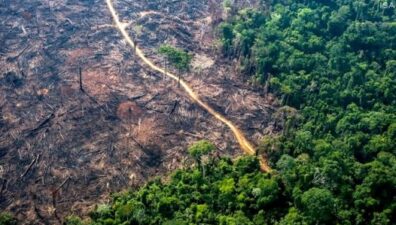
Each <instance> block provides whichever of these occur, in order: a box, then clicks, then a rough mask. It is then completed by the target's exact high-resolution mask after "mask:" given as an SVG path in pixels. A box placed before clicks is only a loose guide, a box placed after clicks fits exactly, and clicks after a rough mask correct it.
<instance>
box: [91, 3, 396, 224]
mask: <svg viewBox="0 0 396 225" xmlns="http://www.w3.org/2000/svg"><path fill="white" fill-rule="evenodd" d="M270 2H271V3H272V6H271V10H267V11H266V12H265V13H264V12H262V11H260V10H257V9H245V10H242V11H240V12H236V11H235V8H236V7H232V4H231V1H226V2H225V5H226V6H227V7H228V8H229V9H228V10H229V11H230V13H229V14H228V15H229V17H228V18H227V22H225V23H223V24H222V25H220V27H219V31H220V35H221V38H220V39H221V42H222V44H223V53H224V55H225V56H226V57H229V58H235V59H237V60H238V62H239V63H240V66H241V71H242V72H243V73H244V74H246V75H249V76H250V77H251V80H253V81H254V82H255V83H261V84H263V86H265V87H266V89H268V90H269V91H270V92H272V93H275V94H277V95H278V96H279V98H281V99H282V102H283V104H284V106H283V107H281V108H280V109H279V110H278V112H277V113H275V114H274V118H273V119H274V120H276V121H277V122H276V123H277V124H276V126H278V127H280V128H282V130H283V131H282V132H281V133H280V134H278V135H277V136H266V137H265V138H264V139H263V140H262V144H261V145H260V146H259V148H258V151H259V153H260V154H264V155H266V156H267V158H268V159H269V161H270V164H271V165H272V167H273V169H274V172H273V174H270V175H269V174H263V173H261V172H260V171H259V163H258V160H257V159H256V158H254V157H243V158H241V159H239V160H237V161H236V162H232V161H231V160H230V159H227V158H222V159H217V160H215V159H210V160H206V161H205V160H202V159H203V156H204V155H206V154H208V153H209V152H210V151H212V150H214V146H213V145H212V144H210V143H209V142H207V141H201V142H198V143H197V144H195V145H193V146H192V147H190V148H189V153H190V155H191V156H192V157H193V158H194V159H195V160H196V162H197V163H198V166H197V167H195V168H190V169H187V170H181V171H176V172H175V173H174V174H173V176H172V178H171V179H170V181H169V182H167V183H162V182H160V181H159V180H154V181H152V182H150V183H149V184H147V185H146V186H144V187H142V188H141V189H139V190H137V191H134V192H130V193H120V194H117V195H116V196H115V198H114V202H113V203H112V204H111V205H105V206H101V207H98V208H97V210H95V211H94V212H93V213H92V214H91V217H92V220H93V222H92V223H93V224H175V225H190V224H224V225H250V224H255V225H256V224H257V225H258V224H260V225H263V224H279V225H296V224H297V225H299V224H300V225H311V224H312V225H316V224H346V225H352V224H357V225H363V224H373V225H374V224H381V225H386V224H394V223H395V221H396V203H395V196H396V157H395V154H396V46H395V45H396V23H395V20H396V16H395V12H396V11H395V9H383V8H381V7H380V3H381V1H371V0H359V1H355V0H354V1H352V0H335V1H324V0H304V1H303V0H272V1H270ZM264 8H266V9H268V7H264ZM234 11H235V12H234ZM232 15H233V16H232ZM160 51H161V52H162V53H164V54H165V55H167V56H168V57H169V60H170V61H171V62H172V63H176V64H177V62H182V61H183V60H184V59H183V60H181V58H183V57H182V56H178V55H179V53H180V52H179V51H175V50H174V49H173V48H172V47H169V46H166V47H163V48H162V50H160ZM177 52H179V53H177ZM180 54H182V53H180ZM171 57H173V59H171ZM184 58H188V57H187V56H186V57H184ZM184 61H189V60H184ZM176 64H175V65H176ZM183 65H184V66H183ZM185 65H188V63H187V64H186V63H181V64H180V65H179V66H176V67H177V68H179V69H185V68H186V67H185Z"/></svg>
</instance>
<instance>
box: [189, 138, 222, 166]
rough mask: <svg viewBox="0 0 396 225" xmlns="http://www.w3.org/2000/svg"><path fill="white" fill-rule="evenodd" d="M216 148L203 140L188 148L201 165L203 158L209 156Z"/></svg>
mask: <svg viewBox="0 0 396 225" xmlns="http://www.w3.org/2000/svg"><path fill="white" fill-rule="evenodd" d="M215 149H216V147H215V146H214V145H213V144H212V143H211V142H209V141H207V140H201V141H198V142H196V143H195V144H193V145H191V146H190V147H189V148H188V153H189V154H190V155H191V156H192V157H193V158H194V159H195V161H196V162H197V163H198V164H199V165H201V162H202V156H204V155H207V154H209V153H210V152H212V151H213V150H215Z"/></svg>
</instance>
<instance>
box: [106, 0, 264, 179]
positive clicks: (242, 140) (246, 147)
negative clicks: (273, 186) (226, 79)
mask: <svg viewBox="0 0 396 225" xmlns="http://www.w3.org/2000/svg"><path fill="white" fill-rule="evenodd" d="M106 3H107V7H108V9H109V11H110V13H111V15H112V17H113V20H114V22H115V25H116V28H117V29H118V30H119V31H120V33H121V34H122V36H123V37H124V39H125V41H126V42H127V43H128V45H129V46H130V47H131V48H132V49H134V50H135V52H136V55H137V56H138V57H139V58H140V59H141V60H142V61H143V62H144V63H145V64H146V65H147V66H148V67H150V68H151V69H153V70H155V71H157V72H160V73H162V74H164V75H166V76H168V77H170V78H172V79H174V80H176V81H177V82H180V85H181V87H182V88H183V89H184V91H185V92H186V93H187V94H188V95H189V96H190V98H191V99H192V100H193V101H194V102H195V103H197V104H198V105H200V106H201V107H202V108H204V109H205V110H206V111H207V112H209V113H210V114H211V115H213V116H214V117H215V118H216V119H217V120H219V121H221V122H222V123H224V124H225V125H226V126H228V127H229V128H230V129H231V131H232V132H233V134H234V136H235V138H236V139H237V141H238V143H239V145H240V147H241V149H242V150H243V151H244V152H245V153H246V154H249V155H255V154H256V150H255V149H254V147H253V145H252V144H251V143H250V142H249V141H248V140H247V139H246V137H245V135H244V134H243V132H242V131H241V130H240V129H238V128H237V127H236V126H235V125H234V124H233V123H232V122H231V121H230V120H228V119H227V118H225V117H224V116H223V115H221V114H220V113H218V112H217V111H216V110H214V109H213V108H212V107H210V106H209V105H208V104H207V103H205V102H203V101H202V100H201V99H200V97H199V96H198V95H197V94H196V93H195V92H194V90H193V89H192V88H191V87H190V86H189V84H188V83H186V82H185V81H184V80H182V79H179V77H178V76H176V75H175V74H172V73H170V72H167V71H165V69H162V68H160V67H158V66H156V65H155V64H154V63H153V62H152V61H150V60H149V59H148V58H147V57H146V56H145V55H144V53H143V52H142V50H141V49H140V48H139V47H138V46H136V45H135V42H134V41H133V40H132V38H131V37H130V35H129V34H128V32H127V31H126V27H127V23H122V22H121V21H120V19H119V17H118V15H117V12H116V10H115V8H114V6H113V3H112V0H106ZM260 164H261V169H262V170H263V171H266V172H269V171H270V170H271V169H270V167H269V166H268V164H267V162H266V160H265V159H264V158H261V159H260Z"/></svg>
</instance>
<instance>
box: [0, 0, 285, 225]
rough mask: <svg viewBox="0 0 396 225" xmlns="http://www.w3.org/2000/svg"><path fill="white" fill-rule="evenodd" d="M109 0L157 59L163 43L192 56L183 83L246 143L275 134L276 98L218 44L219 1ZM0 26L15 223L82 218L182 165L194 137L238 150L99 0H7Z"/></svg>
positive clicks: (223, 151)
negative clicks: (130, 43)
mask: <svg viewBox="0 0 396 225" xmlns="http://www.w3.org/2000/svg"><path fill="white" fill-rule="evenodd" d="M114 5H115V7H116V9H117V11H118V13H119V16H120V18H121V20H122V22H125V23H128V25H127V30H128V31H129V34H130V35H131V36H133V38H134V39H135V40H136V41H137V43H138V45H139V46H140V48H141V49H142V51H143V52H144V54H145V55H146V56H147V57H148V58H149V59H150V60H152V61H153V62H154V63H156V64H157V65H164V59H163V58H161V57H159V55H158V53H157V49H158V47H159V46H160V45H161V44H163V43H168V44H172V45H174V46H177V47H179V48H183V49H186V50H188V51H189V52H190V53H191V54H193V55H194V60H193V65H192V69H191V71H190V72H189V73H187V74H183V75H182V77H183V79H184V80H185V81H186V82H187V83H189V85H190V86H191V87H192V88H193V89H194V91H195V92H196V93H198V94H199V95H200V96H201V98H202V100H203V101H205V102H206V103H208V104H209V105H210V106H211V107H212V108H214V109H215V110H216V111H217V112H219V113H221V114H222V115H224V116H225V117H227V119H229V120H230V121H232V122H233V123H234V124H235V125H236V126H237V127H239V128H240V129H241V130H242V131H243V132H244V134H245V136H246V137H247V138H248V139H249V141H250V142H251V143H253V144H254V145H257V144H258V143H259V141H260V139H261V137H262V136H263V135H264V134H266V133H270V132H276V131H277V128H276V126H275V125H274V123H275V121H274V120H272V118H271V116H272V114H273V112H274V111H276V108H277V106H278V103H277V100H276V99H275V98H273V97H272V96H268V95H264V94H263V93H261V92H258V91H257V90H256V89H255V88H254V86H253V85H248V84H247V83H248V82H244V81H243V80H244V79H241V76H243V75H241V74H240V73H239V71H237V70H236V69H235V68H236V67H235V66H234V64H236V62H230V61H228V60H226V59H223V58H222V57H221V54H219V52H218V51H217V50H216V49H217V48H216V46H217V41H216V30H215V27H216V25H217V24H218V23H219V22H220V21H221V15H222V12H221V11H219V9H221V1H138V2H137V1H130V0H125V1H115V2H114ZM0 21H1V22H0V40H1V42H2V43H3V45H2V46H1V47H0V172H1V174H0V175H1V180H0V181H1V183H0V185H1V192H0V207H1V209H2V210H10V211H12V212H14V213H15V215H16V216H17V217H18V218H19V219H20V220H21V221H30V222H27V223H31V224H58V223H61V221H62V220H63V218H64V217H65V216H66V215H69V214H73V213H74V214H77V215H81V216H85V215H86V214H87V212H88V211H89V210H90V209H91V208H92V207H93V206H94V203H95V202H97V201H98V199H100V200H101V201H103V202H104V201H108V200H109V197H110V195H109V194H110V193H111V192H116V191H121V190H124V189H127V188H129V187H132V188H133V187H137V186H140V185H142V184H144V183H145V182H146V181H147V180H149V179H151V178H153V177H155V176H157V175H162V174H167V173H168V172H170V171H172V170H174V169H176V168H182V167H186V166H190V164H191V160H190V159H189V157H188V154H187V152H186V149H187V147H188V146H189V145H190V144H191V143H193V142H195V141H197V140H201V139H208V140H210V141H212V142H213V143H215V144H216V147H217V148H218V149H217V151H216V154H219V155H230V156H237V155H239V154H243V152H242V151H241V150H240V148H239V144H238V143H237V141H236V140H235V137H234V136H233V134H232V132H231V131H230V130H229V128H228V127H227V126H225V125H224V124H223V123H221V122H219V121H218V120H216V119H215V118H214V117H213V116H211V115H210V114H209V113H208V112H207V111H205V110H204V109H202V108H201V107H200V106H199V105H197V104H194V102H192V101H191V99H190V98H189V96H187V94H186V93H185V92H184V91H183V90H182V89H181V88H180V87H179V86H178V84H177V82H176V81H173V80H171V79H170V78H167V77H166V76H164V75H163V74H161V73H157V72H155V71H153V70H151V69H150V68H147V67H146V66H145V65H144V63H142V62H141V60H140V59H139V58H138V57H137V56H136V55H135V54H134V52H133V50H132V49H131V48H129V47H126V43H125V41H124V40H123V38H122V36H121V35H120V34H119V32H118V31H117V29H116V28H115V26H114V23H113V20H112V18H111V15H110V13H109V11H108V9H107V7H106V2H105V1H76V0H69V1H43V0H32V1H29V3H26V2H24V1H21V0H16V1H15V0H14V1H10V0H5V1H2V2H0ZM169 70H171V71H172V72H174V73H177V71H173V70H172V68H169Z"/></svg>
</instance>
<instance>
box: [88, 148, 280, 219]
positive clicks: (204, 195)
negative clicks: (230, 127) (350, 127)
mask: <svg viewBox="0 0 396 225" xmlns="http://www.w3.org/2000/svg"><path fill="white" fill-rule="evenodd" d="M201 144H202V142H200V143H199V144H198V145H201ZM205 145H206V144H205ZM203 166H204V167H205V170H206V173H207V174H206V176H204V175H203V173H202V172H201V170H200V167H197V168H192V169H189V170H180V171H176V172H175V173H174V174H173V176H172V177H171V180H170V181H169V182H168V183H162V182H160V181H158V180H154V181H152V182H150V183H149V184H147V185H146V186H145V187H142V188H141V189H140V190H138V191H134V192H128V193H120V194H117V195H116V196H115V198H114V202H113V203H112V205H101V206H98V207H97V209H96V210H95V211H94V212H92V213H91V218H92V224H183V225H184V224H235V225H240V224H242V225H243V224H246V225H250V224H252V225H253V224H260V225H261V224H266V223H271V221H276V220H279V219H280V218H281V216H282V211H283V210H282V208H281V207H282V206H284V204H278V203H277V201H281V202H285V198H284V196H282V192H281V184H280V183H279V180H278V179H276V177H271V176H269V175H267V174H263V173H261V172H260V166H259V162H258V160H257V159H255V158H254V157H243V158H241V159H240V160H238V161H237V162H235V163H233V162H232V161H231V160H230V159H218V160H210V163H207V164H205V165H203ZM109 221H112V223H110V222H109Z"/></svg>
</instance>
